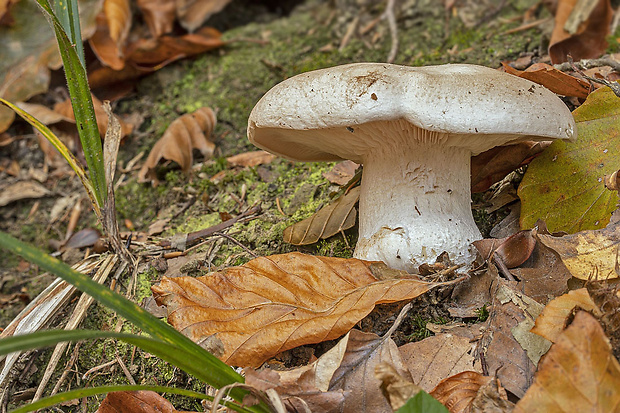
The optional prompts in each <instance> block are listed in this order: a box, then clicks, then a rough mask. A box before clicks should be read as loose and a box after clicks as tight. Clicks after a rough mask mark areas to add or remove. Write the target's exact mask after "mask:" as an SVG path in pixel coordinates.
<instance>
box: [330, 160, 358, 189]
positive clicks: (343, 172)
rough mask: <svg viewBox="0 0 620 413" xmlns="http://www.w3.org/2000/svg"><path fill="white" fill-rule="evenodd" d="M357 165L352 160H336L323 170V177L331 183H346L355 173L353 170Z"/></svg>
mask: <svg viewBox="0 0 620 413" xmlns="http://www.w3.org/2000/svg"><path fill="white" fill-rule="evenodd" d="M357 168H359V165H358V164H356V163H355V162H353V161H349V160H346V161H342V162H338V163H337V164H336V165H334V167H333V168H332V169H330V170H329V171H328V172H323V177H324V178H325V179H327V180H328V181H329V182H331V183H332V184H336V185H346V184H347V183H348V182H349V181H350V180H351V178H353V176H354V175H355V171H356V170H357Z"/></svg>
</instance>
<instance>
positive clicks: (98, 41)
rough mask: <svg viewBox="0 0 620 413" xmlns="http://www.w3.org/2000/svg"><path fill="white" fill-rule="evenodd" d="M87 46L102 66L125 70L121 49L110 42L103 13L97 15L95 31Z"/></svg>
mask: <svg viewBox="0 0 620 413" xmlns="http://www.w3.org/2000/svg"><path fill="white" fill-rule="evenodd" d="M88 44H89V45H90V48H91V49H92V50H93V52H94V53H95V55H96V56H97V59H98V60H99V62H101V63H102V64H103V65H105V66H107V67H109V68H111V69H113V70H123V69H124V68H125V57H124V52H123V48H122V47H121V45H119V44H118V42H115V41H114V40H112V37H111V36H110V30H109V27H108V21H107V19H106V16H105V14H104V13H99V14H98V15H97V31H96V32H95V34H93V36H92V37H91V38H90V39H88Z"/></svg>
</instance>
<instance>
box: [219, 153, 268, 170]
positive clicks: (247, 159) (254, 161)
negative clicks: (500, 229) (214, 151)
mask: <svg viewBox="0 0 620 413" xmlns="http://www.w3.org/2000/svg"><path fill="white" fill-rule="evenodd" d="M276 158H277V156H276V155H274V154H272V153H269V152H267V151H252V152H244V153H240V154H237V155H233V156H229V157H228V158H226V160H227V161H228V163H229V164H231V165H232V166H246V167H254V166H258V165H264V164H268V163H271V162H272V161H273V160H274V159H276Z"/></svg>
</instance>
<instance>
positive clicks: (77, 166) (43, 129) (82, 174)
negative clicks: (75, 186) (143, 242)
mask: <svg viewBox="0 0 620 413" xmlns="http://www.w3.org/2000/svg"><path fill="white" fill-rule="evenodd" d="M0 102H1V103H3V104H4V105H6V106H8V107H9V108H11V109H12V110H13V111H14V112H15V113H17V114H18V115H19V116H21V117H22V119H24V120H25V121H26V122H28V123H29V124H31V125H32V127H33V128H35V129H36V130H38V131H39V132H40V133H41V135H43V137H44V138H45V139H47V140H48V141H49V143H51V144H52V145H53V146H54V148H56V150H57V151H58V152H60V154H61V155H62V157H63V158H65V160H66V161H67V163H68V164H69V166H71V169H73V171H74V172H75V174H76V175H77V176H78V178H80V181H82V185H83V186H84V189H85V190H86V193H87V194H88V197H89V198H90V201H91V203H92V204H93V207H94V208H95V214H96V215H97V218H98V219H99V221H100V222H101V209H100V207H99V204H98V203H97V197H96V196H95V192H94V189H93V185H92V183H91V181H90V179H89V178H88V176H87V175H86V171H84V168H83V167H82V164H81V163H80V161H78V160H77V158H76V157H75V156H74V155H73V154H72V153H71V151H69V149H68V148H67V147H66V146H65V144H64V143H62V141H61V140H60V139H58V136H56V135H55V134H54V132H52V131H51V130H50V129H49V128H48V127H47V126H45V125H44V124H42V123H41V122H40V121H39V120H38V119H36V118H35V117H34V116H32V115H31V114H29V113H28V112H26V111H24V110H22V109H20V108H19V107H17V106H15V105H14V104H12V103H11V102H9V101H7V100H5V99H2V98H0Z"/></svg>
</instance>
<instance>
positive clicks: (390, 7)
mask: <svg viewBox="0 0 620 413" xmlns="http://www.w3.org/2000/svg"><path fill="white" fill-rule="evenodd" d="M395 4H396V0H387V5H386V6H385V12H384V13H383V17H384V18H385V19H387V21H388V26H389V27H390V34H391V35H392V48H391V49H390V53H389V54H388V57H387V62H388V63H392V62H394V59H396V54H397V53H398V28H397V27H396V17H395V16H394V5H395Z"/></svg>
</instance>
